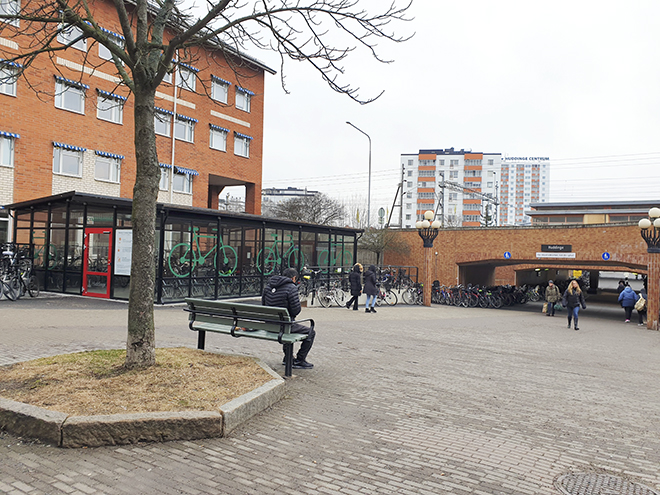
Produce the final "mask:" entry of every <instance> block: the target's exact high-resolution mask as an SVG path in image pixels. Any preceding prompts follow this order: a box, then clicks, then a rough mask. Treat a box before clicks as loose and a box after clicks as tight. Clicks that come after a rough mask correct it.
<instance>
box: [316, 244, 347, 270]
mask: <svg viewBox="0 0 660 495" xmlns="http://www.w3.org/2000/svg"><path fill="white" fill-rule="evenodd" d="M336 248H340V249H339V250H337V249H336ZM328 257H329V258H330V266H351V265H352V264H353V254H352V253H350V252H349V251H346V250H344V247H343V246H342V245H341V244H340V243H334V242H331V243H330V250H328V249H323V250H322V251H319V256H318V264H319V266H320V267H325V266H328Z"/></svg>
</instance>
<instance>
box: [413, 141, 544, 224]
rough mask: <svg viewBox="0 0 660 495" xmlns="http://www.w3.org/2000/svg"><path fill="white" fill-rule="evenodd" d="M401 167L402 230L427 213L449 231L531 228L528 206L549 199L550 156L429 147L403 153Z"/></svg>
mask: <svg viewBox="0 0 660 495" xmlns="http://www.w3.org/2000/svg"><path fill="white" fill-rule="evenodd" d="M401 169H402V179H403V182H402V185H403V195H402V198H403V199H402V203H401V210H402V211H401V226H402V227H403V228H413V227H414V226H415V222H416V221H417V220H419V219H421V217H422V215H423V214H424V212H425V211H427V210H433V211H435V212H436V214H437V218H438V219H439V220H441V222H442V223H443V224H444V226H446V227H477V226H480V225H523V224H528V223H530V222H531V219H530V218H529V217H527V216H526V215H524V211H525V210H529V204H530V203H531V202H535V203H539V202H546V201H547V200H548V197H549V184H550V181H549V178H550V175H549V174H550V161H549V159H548V158H539V157H534V158H530V157H513V158H507V157H503V156H502V154H501V153H481V152H473V151H465V150H463V149H461V150H455V149H454V148H447V149H427V150H419V153H416V154H403V155H401Z"/></svg>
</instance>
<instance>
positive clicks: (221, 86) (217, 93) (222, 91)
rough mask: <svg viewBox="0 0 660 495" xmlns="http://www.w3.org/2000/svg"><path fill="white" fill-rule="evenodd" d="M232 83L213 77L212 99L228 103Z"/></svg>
mask: <svg viewBox="0 0 660 495" xmlns="http://www.w3.org/2000/svg"><path fill="white" fill-rule="evenodd" d="M229 86H231V83H230V82H229V81H225V80H224V79H221V78H219V77H217V76H211V98H213V99H214V100H215V101H219V102H220V103H227V101H228V98H229Z"/></svg>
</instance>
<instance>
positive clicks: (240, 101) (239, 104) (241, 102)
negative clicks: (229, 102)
mask: <svg viewBox="0 0 660 495" xmlns="http://www.w3.org/2000/svg"><path fill="white" fill-rule="evenodd" d="M252 96H254V93H253V92H252V91H250V90H249V89H245V88H241V87H240V86H236V108H238V109H239V110H243V111H244V112H249V111H250V101H251V99H252Z"/></svg>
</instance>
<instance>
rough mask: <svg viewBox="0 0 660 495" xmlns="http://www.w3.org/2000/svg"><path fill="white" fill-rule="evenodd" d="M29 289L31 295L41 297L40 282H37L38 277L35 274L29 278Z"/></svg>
mask: <svg viewBox="0 0 660 495" xmlns="http://www.w3.org/2000/svg"><path fill="white" fill-rule="evenodd" d="M27 290H28V294H30V297H39V282H37V277H35V276H34V275H32V276H31V277H30V280H28V284H27Z"/></svg>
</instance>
